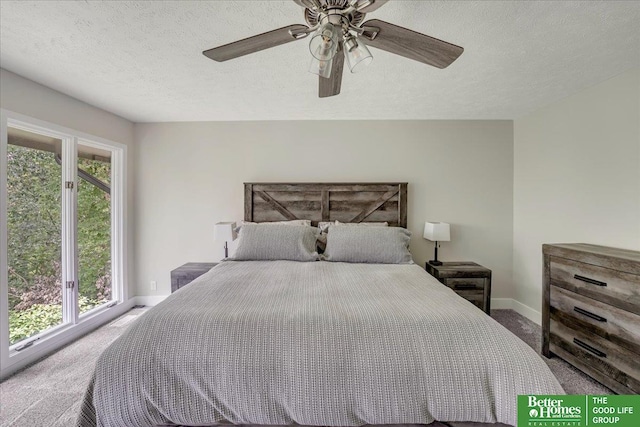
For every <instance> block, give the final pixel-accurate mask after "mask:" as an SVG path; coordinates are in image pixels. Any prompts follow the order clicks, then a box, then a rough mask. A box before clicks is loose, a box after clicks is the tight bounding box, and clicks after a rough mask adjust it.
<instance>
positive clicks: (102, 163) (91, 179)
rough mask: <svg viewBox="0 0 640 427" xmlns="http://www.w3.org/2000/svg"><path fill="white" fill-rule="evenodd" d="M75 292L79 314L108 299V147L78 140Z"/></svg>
mask: <svg viewBox="0 0 640 427" xmlns="http://www.w3.org/2000/svg"><path fill="white" fill-rule="evenodd" d="M77 157H78V192H77V196H78V227H77V231H78V233H77V240H78V292H79V296H78V298H79V300H78V303H79V309H80V314H84V313H85V312H87V311H89V310H91V309H93V308H95V307H98V306H100V305H102V304H105V303H109V302H110V301H111V300H112V298H113V295H114V293H113V292H112V280H111V278H112V272H111V265H112V263H111V173H112V170H111V151H108V150H104V149H101V148H98V147H96V146H92V145H89V143H87V142H82V141H81V142H79V143H78V156H77Z"/></svg>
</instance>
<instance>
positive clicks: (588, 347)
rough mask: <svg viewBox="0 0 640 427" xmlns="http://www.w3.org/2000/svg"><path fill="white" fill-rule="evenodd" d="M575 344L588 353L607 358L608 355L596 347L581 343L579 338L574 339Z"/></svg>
mask: <svg viewBox="0 0 640 427" xmlns="http://www.w3.org/2000/svg"><path fill="white" fill-rule="evenodd" d="M573 343H574V344H575V345H577V346H580V347H582V348H584V349H585V350H587V351H590V352H591V353H593V354H595V355H596V356H598V357H607V354H606V353H603V352H601V351H600V350H598V349H597V348H595V347H591V346H590V345H589V344H587V343H584V342H582V341H580V340H579V339H578V338H574V339H573Z"/></svg>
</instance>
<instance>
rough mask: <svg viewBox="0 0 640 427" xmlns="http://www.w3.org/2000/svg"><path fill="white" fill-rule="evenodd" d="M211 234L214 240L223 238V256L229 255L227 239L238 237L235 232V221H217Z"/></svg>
mask: <svg viewBox="0 0 640 427" xmlns="http://www.w3.org/2000/svg"><path fill="white" fill-rule="evenodd" d="M213 235H214V239H215V240H224V257H225V258H228V257H229V245H228V244H227V243H228V242H229V241H234V240H236V238H237V237H238V234H237V233H236V223H235V222H217V223H216V225H215V227H214V229H213Z"/></svg>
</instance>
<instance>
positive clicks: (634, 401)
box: [518, 395, 640, 427]
mask: <svg viewBox="0 0 640 427" xmlns="http://www.w3.org/2000/svg"><path fill="white" fill-rule="evenodd" d="M589 426H592V427H593V426H611V427H638V426H640V396H638V395H634V396H622V395H614V396H588V395H567V396H563V395H556V396H550V395H521V396H518V427H589Z"/></svg>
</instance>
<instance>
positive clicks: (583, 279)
mask: <svg viewBox="0 0 640 427" xmlns="http://www.w3.org/2000/svg"><path fill="white" fill-rule="evenodd" d="M573 278H574V279H576V280H580V281H582V282H586V283H591V284H592V285H596V286H607V282H601V281H599V280H596V279H590V278H588V277H584V276H580V275H579V274H574V275H573Z"/></svg>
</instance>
